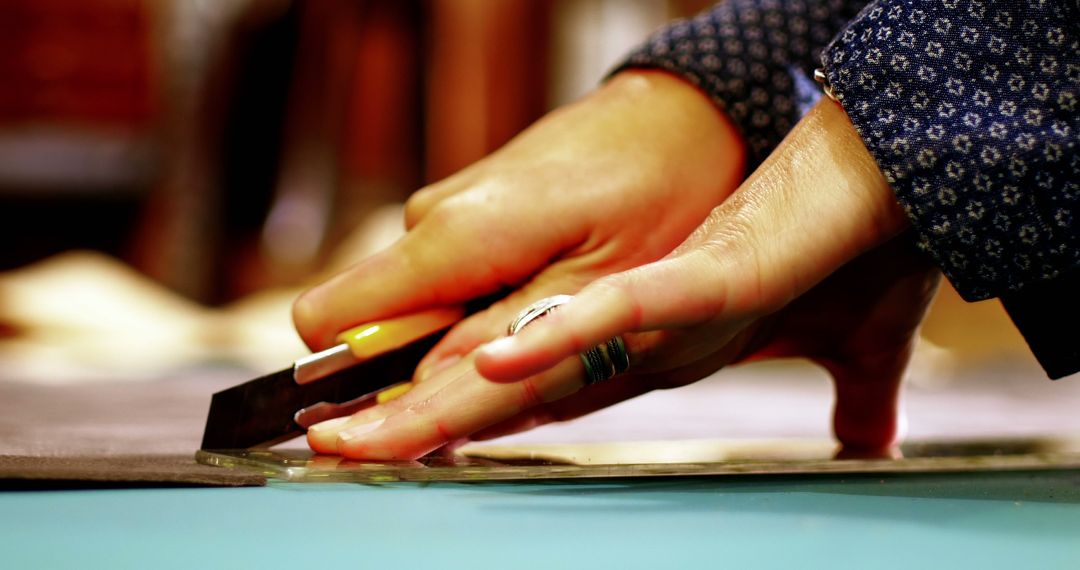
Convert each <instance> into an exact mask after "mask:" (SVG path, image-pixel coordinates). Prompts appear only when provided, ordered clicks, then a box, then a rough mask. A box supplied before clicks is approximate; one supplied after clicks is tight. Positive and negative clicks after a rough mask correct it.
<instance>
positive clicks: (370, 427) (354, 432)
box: [338, 418, 386, 441]
mask: <svg viewBox="0 0 1080 570" xmlns="http://www.w3.org/2000/svg"><path fill="white" fill-rule="evenodd" d="M385 421H386V418H383V419H381V420H375V421H373V422H370V423H366V424H360V425H358V426H356V427H352V428H349V429H347V430H344V431H342V432H341V433H339V434H338V438H339V439H341V441H349V440H350V439H356V438H358V437H360V436H362V435H364V434H366V433H369V432H373V431H375V430H377V429H379V426H381V425H382V424H383V422H385Z"/></svg>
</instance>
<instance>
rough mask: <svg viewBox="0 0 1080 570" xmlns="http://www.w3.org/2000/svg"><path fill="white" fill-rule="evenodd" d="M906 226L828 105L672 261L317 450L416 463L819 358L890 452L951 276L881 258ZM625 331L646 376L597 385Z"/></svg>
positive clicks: (642, 271)
mask: <svg viewBox="0 0 1080 570" xmlns="http://www.w3.org/2000/svg"><path fill="white" fill-rule="evenodd" d="M905 224H906V219H905V217H904V215H903V212H902V211H900V208H899V206H898V204H897V203H896V202H895V199H894V198H893V196H892V194H891V190H890V188H889V186H888V184H887V183H886V182H885V180H884V179H883V177H882V175H881V174H880V172H879V171H878V170H877V168H876V164H875V163H874V161H873V159H872V158H871V157H870V155H869V154H868V153H867V151H866V150H865V148H864V147H863V146H862V143H861V141H860V139H859V137H858V135H857V133H855V131H854V129H853V127H852V126H851V124H850V122H849V121H848V120H847V117H846V116H845V115H844V113H843V111H842V110H841V109H840V108H839V106H837V105H836V104H835V103H833V102H832V101H828V100H823V101H822V102H821V103H819V104H818V105H817V107H815V109H814V110H813V111H812V112H811V113H809V114H808V115H807V117H806V118H804V119H803V121H801V122H800V123H799V125H798V126H797V127H796V128H795V129H794V130H793V131H792V133H791V134H790V135H789V137H788V138H787V139H786V140H785V142H784V143H783V144H782V145H781V146H780V147H779V148H778V149H777V150H776V151H775V152H774V153H773V155H772V156H771V157H770V158H769V160H767V161H766V163H765V164H764V165H762V167H761V168H760V169H759V170H758V171H757V172H756V173H755V174H754V175H753V176H752V177H751V178H750V179H749V180H747V181H746V182H745V183H744V184H743V185H742V187H740V189H739V190H738V191H737V192H736V193H735V194H734V195H733V196H732V197H731V198H729V199H728V200H727V201H726V202H725V203H724V204H723V205H721V206H720V207H718V208H716V209H715V210H714V211H713V213H712V214H711V215H710V217H709V219H708V220H707V221H706V222H705V223H704V224H703V225H702V226H701V228H699V230H698V231H697V232H695V233H694V234H693V235H692V236H691V237H690V238H688V239H687V241H686V242H684V243H683V245H681V246H680V247H679V248H678V249H676V250H675V251H674V252H672V253H671V254H670V255H668V256H667V257H665V258H664V259H662V260H660V261H657V262H654V263H650V264H647V265H644V266H641V267H639V268H637V269H633V270H630V271H626V272H623V273H619V274H615V275H612V276H609V277H605V278H602V279H600V280H598V281H595V282H594V283H592V284H590V285H588V286H587V287H585V288H584V289H583V290H581V291H580V292H579V293H578V294H577V296H576V297H575V298H574V300H573V301H571V302H570V303H568V304H566V305H564V306H563V307H560V308H559V309H558V310H557V311H555V312H553V313H551V314H550V315H548V316H546V317H545V318H543V319H541V320H539V321H537V322H536V323H534V324H532V325H530V326H529V327H528V328H526V329H524V330H523V331H521V332H520V333H519V334H518V335H516V336H514V337H508V338H505V339H501V340H498V341H496V342H493V343H490V344H488V345H485V346H484V347H481V348H480V349H479V350H478V351H475V352H473V353H472V354H470V355H469V356H468V357H466V358H465V359H463V360H462V361H460V362H458V363H457V364H455V365H453V366H451V367H449V368H448V369H446V370H444V371H442V372H440V373H438V374H436V375H435V376H434V377H433V378H431V379H429V380H427V381H425V382H423V383H420V384H419V385H417V386H416V387H415V388H414V389H413V390H412V391H411V392H409V393H408V394H406V395H405V396H403V397H401V398H399V399H397V400H393V401H391V402H389V403H387V404H384V405H381V406H377V407H375V408H371V409H368V410H365V411H363V412H360V413H358V414H356V415H354V416H353V417H351V418H343V419H339V420H331V421H330V422H326V423H324V424H320V425H319V426H316V427H315V428H313V429H312V430H311V431H310V432H309V441H310V443H311V445H312V447H313V448H314V449H316V450H317V451H320V452H323V453H340V454H342V455H345V456H347V457H352V458H365V459H401V458H414V457H418V456H420V455H423V454H425V453H428V452H430V451H432V450H434V449H436V448H438V447H440V446H443V445H446V444H448V443H451V442H453V441H455V440H457V439H459V438H462V437H466V436H473V437H475V438H482V437H489V436H493V435H499V434H502V433H507V432H511V431H517V430H520V429H527V428H529V427H531V426H534V425H537V424H541V423H545V422H548V421H554V420H561V419H567V418H571V417H576V416H578V415H582V414H584V413H588V412H591V411H593V410H596V409H599V408H602V407H605V406H607V405H611V404H613V403H616V402H618V401H622V400H624V399H627V398H630V397H634V396H636V395H639V394H642V393H644V392H647V391H650V390H653V389H656V388H666V387H672V386H678V385H683V384H686V383H689V382H692V381H695V380H697V379H699V378H702V377H704V376H706V375H708V374H709V373H711V372H713V371H715V370H717V369H719V368H721V367H723V366H725V365H728V364H731V363H733V362H738V361H740V360H747V359H757V358H767V357H781V356H782V357H786V356H805V357H808V358H811V359H813V360H814V361H816V362H819V363H820V364H822V365H824V366H825V367H826V368H827V369H828V370H829V372H830V373H831V374H832V375H833V377H834V379H835V381H836V384H837V396H838V397H837V405H836V410H835V422H834V425H835V429H836V434H837V437H838V438H839V439H840V441H841V443H843V444H845V445H846V446H849V447H852V448H879V447H883V446H886V445H888V444H889V443H891V442H892V441H893V439H894V438H895V435H896V400H897V392H898V389H899V384H900V378H901V376H902V374H903V371H904V368H905V367H906V363H907V360H908V357H909V355H910V351H911V348H912V343H913V339H914V338H915V333H916V331H917V328H918V324H919V322H920V321H921V318H922V315H923V312H924V311H925V308H926V306H927V304H928V302H929V299H930V297H931V295H932V292H933V290H934V287H935V284H936V280H937V277H936V273H934V272H933V271H932V270H931V269H930V268H929V267H928V266H926V265H925V264H924V263H923V262H922V261H920V260H919V259H918V258H917V256H915V255H914V254H913V253H912V252H910V251H909V250H908V249H907V248H906V247H905V246H904V245H902V244H901V243H900V242H899V241H893V242H892V243H888V244H887V245H886V246H884V247H882V244H885V243H886V242H889V241H890V240H891V239H892V238H893V237H894V236H895V235H896V234H897V233H898V232H900V231H901V230H902V229H903V227H904V226H905ZM866 252H869V253H866ZM864 253H866V254H865V255H863V254H864ZM841 268H843V269H842V270H841ZM838 270H840V271H838ZM617 334H621V335H623V337H624V339H625V341H626V344H627V347H628V349H629V351H630V354H631V357H632V361H631V373H629V374H627V375H625V376H621V377H618V378H615V379H612V380H610V381H608V382H604V383H601V384H598V385H595V386H590V387H588V388H585V389H582V388H583V371H582V366H581V364H580V360H579V359H578V358H577V354H578V353H579V352H581V351H582V350H583V349H586V348H588V347H590V346H593V345H596V344H599V343H601V342H604V341H605V340H606V339H608V338H610V337H612V336H614V335H617ZM485 377H486V378H488V379H491V380H494V381H489V380H487V379H485Z"/></svg>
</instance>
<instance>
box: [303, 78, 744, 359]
mask: <svg viewBox="0 0 1080 570" xmlns="http://www.w3.org/2000/svg"><path fill="white" fill-rule="evenodd" d="M744 154H745V153H744V150H743V148H742V143H741V141H740V139H739V135H738V134H737V131H736V129H735V127H734V126H733V125H732V124H731V123H730V122H729V121H728V120H727V118H726V117H725V116H724V115H723V113H721V112H720V111H719V110H718V109H717V108H716V107H715V105H714V104H713V103H712V102H710V101H709V100H708V99H707V98H706V97H705V96H704V95H703V94H702V93H701V92H699V91H698V90H697V89H695V88H694V87H692V86H691V85H689V84H687V83H685V82H684V81H682V80H680V79H678V78H676V77H674V76H671V75H667V74H665V73H661V72H652V71H629V72H623V73H621V74H619V75H617V76H615V77H614V78H612V79H611V80H610V81H608V82H607V83H606V84H605V85H604V86H603V87H601V88H600V89H598V90H597V91H596V92H594V93H592V94H591V95H589V96H587V97H585V98H584V99H582V100H581V101H579V102H577V103H574V104H572V105H569V106H567V107H564V108H562V109H559V110H557V111H555V112H553V113H551V114H550V115H548V116H547V117H545V118H543V119H541V120H540V121H539V122H537V123H536V124H535V125H533V126H532V127H530V128H529V129H527V130H526V131H524V132H523V133H522V134H520V135H519V136H518V137H517V138H515V139H514V140H512V141H511V142H510V143H508V144H507V145H506V146H505V147H503V148H502V149H500V150H499V151H497V152H495V153H494V154H492V155H491V156H489V157H487V158H485V159H483V160H481V161H479V162H477V163H476V164H474V165H472V166H470V167H468V168H466V169H464V170H462V171H461V172H459V173H457V174H455V175H453V176H451V177H450V178H447V179H445V180H443V181H441V182H438V183H436V184H433V185H431V186H428V187H427V188H424V189H422V190H420V191H419V192H417V193H416V194H415V195H414V196H413V197H412V198H411V199H410V200H409V202H408V203H407V204H406V227H407V229H408V232H407V233H406V235H405V236H404V237H403V238H402V239H401V240H400V241H398V242H397V243H396V244H394V245H393V246H392V247H390V248H389V249H387V250H385V251H383V252H381V253H378V254H376V255H374V256H372V257H370V258H368V259H366V260H364V261H362V262H360V263H359V264H357V265H355V266H353V267H352V268H350V269H348V270H346V271H344V272H343V273H341V274H339V275H337V276H335V277H333V278H331V279H330V280H329V281H327V282H325V283H323V284H321V285H319V286H317V287H315V288H313V289H311V290H310V291H308V292H306V293H305V294H304V295H302V296H301V297H300V298H299V299H298V300H297V302H296V304H295V305H294V309H293V317H294V321H295V323H296V327H297V330H298V331H299V332H300V335H301V337H302V338H303V339H304V341H305V342H306V343H307V344H308V346H309V347H311V348H312V349H314V350H320V349H323V348H326V347H327V346H329V345H331V344H332V343H333V339H334V337H335V335H336V334H337V333H338V332H340V331H342V330H345V329H347V328H349V327H352V326H355V325H358V324H361V323H364V322H368V321H372V320H377V319H383V318H388V317H393V316H397V315H402V314H406V313H411V312H414V311H418V310H421V309H425V308H431V307H437V306H444V305H454V304H460V303H463V302H465V301H468V300H470V299H473V298H476V297H480V296H483V295H486V294H489V293H493V292H495V291H498V290H500V289H503V288H507V287H510V288H512V289H513V291H512V292H511V293H510V295H509V296H507V297H506V298H504V299H503V300H501V301H499V302H498V303H496V304H494V305H492V306H491V307H490V308H488V309H487V310H485V311H482V312H480V313H477V314H475V315H473V316H471V317H469V318H467V319H466V320H464V321H462V322H461V323H459V324H458V325H457V326H456V327H455V328H454V329H453V330H451V331H450V333H449V334H448V335H447V336H446V337H445V338H444V339H443V341H442V342H441V343H440V344H439V345H438V346H437V347H435V348H434V349H433V350H432V352H431V353H430V354H429V355H428V356H427V357H426V358H425V359H424V360H423V361H422V362H421V363H420V366H419V367H418V368H417V375H416V377H417V379H423V378H424V377H425V376H427V375H429V374H428V372H431V371H434V370H436V369H439V368H442V367H443V366H444V365H445V364H446V363H448V362H450V361H452V360H455V359H457V358H459V357H460V356H462V355H465V354H468V353H469V352H470V351H472V350H473V349H474V348H475V347H477V346H479V345H480V344H482V343H485V342H487V341H490V340H492V339H494V338H496V337H498V336H500V335H501V334H503V333H504V331H505V328H506V325H507V323H508V322H509V321H510V320H511V319H512V318H513V317H514V315H516V314H517V313H518V311H520V310H521V309H522V308H523V307H525V306H526V305H528V304H529V303H531V302H533V301H535V300H537V299H540V298H543V297H547V296H549V295H553V294H557V293H574V292H576V291H578V290H579V289H581V288H582V287H584V286H585V285H586V284H588V283H590V282H592V281H595V280H596V279H598V278H600V277H603V276H605V275H609V274H613V273H617V272H619V271H623V270H626V269H629V268H632V267H637V266H640V265H643V264H645V263H649V262H652V261H655V260H657V259H660V258H662V257H663V256H665V255H667V254H668V253H670V252H671V251H672V249H674V248H675V247H676V246H677V245H678V244H679V243H681V242H682V241H683V240H685V239H686V237H687V236H688V235H690V233H691V232H692V231H693V230H694V228H696V227H697V226H698V225H699V224H700V223H701V222H702V221H703V220H705V218H706V217H707V216H708V215H709V212H710V211H711V210H712V209H713V208H714V207H715V206H716V205H717V204H720V203H721V202H723V200H724V199H725V198H726V197H727V196H729V195H730V194H731V193H732V192H733V191H734V190H735V188H736V187H737V186H738V184H739V182H740V180H741V179H742V175H743V162H744Z"/></svg>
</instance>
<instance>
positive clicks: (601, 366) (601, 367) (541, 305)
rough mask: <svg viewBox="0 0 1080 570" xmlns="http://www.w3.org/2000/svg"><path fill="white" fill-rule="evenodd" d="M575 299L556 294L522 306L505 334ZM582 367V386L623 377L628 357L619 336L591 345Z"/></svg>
mask: <svg viewBox="0 0 1080 570" xmlns="http://www.w3.org/2000/svg"><path fill="white" fill-rule="evenodd" d="M573 298H574V297H573V296H571V295H555V296H554V297H546V298H544V299H540V300H539V301H537V302H535V303H533V304H531V305H529V306H528V307H525V309H523V310H522V311H521V312H520V313H518V314H517V316H516V317H514V320H512V321H510V326H509V327H507V332H508V333H509V334H510V335H514V334H517V332H518V331H520V330H521V329H523V328H525V327H526V326H528V325H529V323H531V322H533V321H535V320H536V319H539V318H541V317H543V316H544V315H546V314H548V313H550V312H551V311H553V310H555V309H556V308H557V307H559V306H560V305H565V304H566V303H568V302H570V300H571V299H573ZM579 356H580V357H581V362H582V364H584V365H585V385H586V386H592V385H593V384H597V383H599V382H603V381H604V380H607V379H609V378H611V377H612V376H615V375H616V374H622V373H623V372H626V371H627V369H629V368H630V355H629V353H627V351H626V343H625V342H623V339H622V337H621V336H618V335H616V336H613V337H611V338H610V339H608V341H607V342H605V343H603V344H600V345H597V346H594V347H592V348H590V349H589V350H586V351H585V352H582V353H581V354H580V355H579Z"/></svg>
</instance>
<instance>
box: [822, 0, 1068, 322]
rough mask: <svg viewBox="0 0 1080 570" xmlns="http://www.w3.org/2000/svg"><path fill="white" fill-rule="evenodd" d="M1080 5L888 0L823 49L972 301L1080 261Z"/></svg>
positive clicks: (923, 233) (885, 166)
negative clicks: (1079, 137)
mask: <svg viewBox="0 0 1080 570" xmlns="http://www.w3.org/2000/svg"><path fill="white" fill-rule="evenodd" d="M1076 12H1077V8H1076V3H1075V2H1045V3H1037V2H1022V3H1006V2H989V3H974V2H961V1H957V0H923V1H919V2H915V1H911V0H878V1H876V2H874V3H873V4H871V5H869V6H867V7H866V9H865V10H863V11H862V12H861V13H860V14H859V15H858V16H857V17H856V18H855V19H854V20H853V21H852V22H851V23H850V24H849V25H848V26H847V28H846V29H844V31H842V32H841V33H840V34H839V35H838V36H837V37H836V39H834V40H833V42H832V43H831V44H829V46H827V47H826V49H825V52H824V54H823V57H822V63H823V65H824V68H825V72H826V76H827V80H828V83H829V85H830V87H831V89H832V91H833V92H834V93H835V95H836V98H837V99H838V100H839V102H840V104H841V105H842V106H843V107H844V110H845V111H846V112H847V114H848V116H849V117H850V119H851V121H852V123H853V124H854V125H855V128H856V130H857V131H858V132H859V134H860V135H861V136H862V139H863V142H864V143H865V144H866V147H867V149H868V150H869V151H870V153H871V154H872V155H873V156H874V158H875V159H876V160H877V163H878V165H879V166H880V167H881V170H882V172H883V173H884V174H885V176H886V178H887V179H888V180H889V182H890V183H891V185H892V187H893V190H894V192H895V194H896V197H897V199H898V200H899V201H900V202H901V203H902V204H903V206H904V208H905V209H906V211H907V213H908V215H909V217H910V218H911V220H912V223H913V225H914V226H915V229H916V231H917V233H918V235H919V242H920V246H921V247H922V248H923V249H925V250H926V251H927V252H929V253H930V255H932V256H933V257H934V259H935V260H936V261H937V263H938V264H939V265H940V266H941V268H942V269H943V271H944V272H945V274H946V276H947V277H948V278H949V280H950V281H952V283H953V284H954V286H955V287H956V289H957V290H958V291H959V292H960V294H961V295H963V296H964V297H965V298H966V299H968V300H977V299H982V298H986V297H991V296H998V295H1003V294H1007V293H1018V292H1021V291H1023V290H1024V289H1025V288H1026V287H1028V286H1029V285H1034V284H1038V283H1041V282H1044V281H1050V280H1053V279H1055V278H1056V277H1058V276H1059V275H1060V274H1061V273H1063V272H1066V271H1069V270H1071V269H1072V268H1075V267H1078V266H1080V231H1078V229H1080V220H1078V219H1077V218H1078V217H1080V177H1078V176H1077V172H1078V171H1080V145H1078V144H1077V138H1076V137H1077V132H1078V131H1080V113H1078V112H1077V111H1078V108H1080V47H1078V46H1080V40H1078V38H1077V27H1076V24H1075V22H1077V21H1080V14H1077V13H1076Z"/></svg>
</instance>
